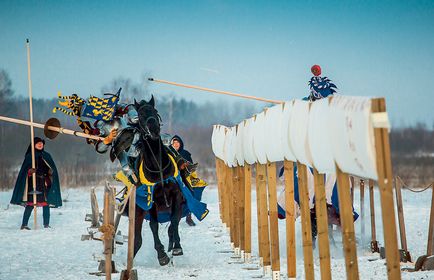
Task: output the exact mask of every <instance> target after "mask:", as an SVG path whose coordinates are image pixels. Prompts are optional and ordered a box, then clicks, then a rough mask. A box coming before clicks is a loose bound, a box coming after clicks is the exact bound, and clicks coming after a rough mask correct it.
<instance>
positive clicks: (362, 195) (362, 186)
mask: <svg viewBox="0 0 434 280" xmlns="http://www.w3.org/2000/svg"><path fill="white" fill-rule="evenodd" d="M359 188H360V222H361V223H362V224H361V226H360V233H361V236H362V245H363V246H365V240H366V239H365V236H366V231H365V181H364V180H363V179H360V180H359Z"/></svg>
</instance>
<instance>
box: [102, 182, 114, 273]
mask: <svg viewBox="0 0 434 280" xmlns="http://www.w3.org/2000/svg"><path fill="white" fill-rule="evenodd" d="M112 198H113V196H112V191H111V190H110V186H109V185H108V183H106V186H105V188H104V227H105V229H106V231H105V232H104V255H105V277H106V280H111V279H112V278H111V273H112V252H113V233H112V232H111V231H110V230H108V229H109V228H110V225H111V226H113V224H114V223H113V222H112V217H113V214H112V210H114V208H113V206H112V205H111V204H113V203H111V201H110V200H111V199H112Z"/></svg>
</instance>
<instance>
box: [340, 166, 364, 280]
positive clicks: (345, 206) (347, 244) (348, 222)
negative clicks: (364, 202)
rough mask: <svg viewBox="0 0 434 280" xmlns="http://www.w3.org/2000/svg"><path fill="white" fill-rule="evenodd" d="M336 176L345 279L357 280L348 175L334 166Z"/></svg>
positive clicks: (355, 247)
mask: <svg viewBox="0 0 434 280" xmlns="http://www.w3.org/2000/svg"><path fill="white" fill-rule="evenodd" d="M336 175H337V180H338V197H339V212H340V213H339V214H340V219H341V225H342V241H343V245H344V255H345V267H346V272H347V279H359V268H358V263H357V244H356V236H355V233H354V216H353V205H352V203H351V194H350V179H349V177H348V174H346V173H344V172H342V171H341V169H340V168H339V166H338V165H336Z"/></svg>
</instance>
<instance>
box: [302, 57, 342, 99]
mask: <svg viewBox="0 0 434 280" xmlns="http://www.w3.org/2000/svg"><path fill="white" fill-rule="evenodd" d="M310 71H311V72H312V74H313V77H312V78H310V81H309V89H310V94H309V96H307V97H305V98H303V100H309V101H315V100H318V99H321V98H325V97H327V96H329V95H333V94H335V93H336V89H337V87H336V85H335V84H334V83H332V81H331V80H330V79H329V78H327V77H321V76H320V75H321V67H320V66H319V65H314V66H312V68H311V69H310Z"/></svg>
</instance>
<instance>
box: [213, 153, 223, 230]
mask: <svg viewBox="0 0 434 280" xmlns="http://www.w3.org/2000/svg"><path fill="white" fill-rule="evenodd" d="M221 173H222V171H221V167H220V160H219V159H218V158H217V157H216V158H215V177H216V181H217V193H218V198H219V214H220V220H222V222H223V206H222V204H223V199H222V186H221V184H222V182H221V181H222V179H221V175H222V174H221Z"/></svg>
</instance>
